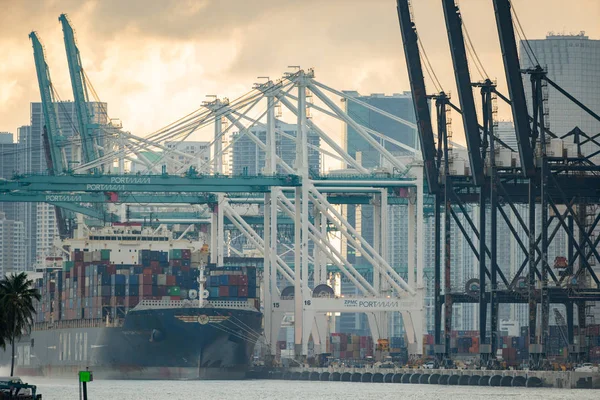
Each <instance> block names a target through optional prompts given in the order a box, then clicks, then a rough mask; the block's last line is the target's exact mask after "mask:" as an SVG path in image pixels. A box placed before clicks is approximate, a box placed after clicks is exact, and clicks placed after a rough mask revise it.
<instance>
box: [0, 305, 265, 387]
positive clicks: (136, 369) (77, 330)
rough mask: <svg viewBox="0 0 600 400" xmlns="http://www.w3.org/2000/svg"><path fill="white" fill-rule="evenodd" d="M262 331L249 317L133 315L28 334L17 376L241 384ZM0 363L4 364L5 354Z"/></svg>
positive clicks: (204, 311) (189, 312)
mask: <svg viewBox="0 0 600 400" xmlns="http://www.w3.org/2000/svg"><path fill="white" fill-rule="evenodd" d="M261 323H262V314H260V313H259V312H257V311H251V310H240V309H227V308H197V307H189V308H184V307H176V308H158V309H156V308H155V309H140V310H136V309H134V310H130V311H129V313H128V314H127V316H126V318H125V321H124V323H123V324H122V326H120V327H107V326H106V325H105V326H76V327H61V326H60V325H59V327H58V328H54V329H44V330H35V331H32V332H31V334H30V335H28V336H24V337H23V338H22V339H21V340H20V341H19V343H18V344H17V348H16V370H17V371H16V372H17V374H19V375H34V376H40V375H41V376H47V377H73V376H75V375H76V374H77V371H80V370H82V369H85V368H86V367H89V369H90V370H92V371H93V372H94V378H95V379H243V378H244V377H245V374H246V371H247V369H248V365H249V362H250V359H251V357H252V354H253V351H254V345H255V343H256V340H257V338H258V336H259V335H260V330H261ZM79 324H80V325H82V324H83V325H85V324H87V325H92V323H91V322H90V321H85V320H82V321H80V322H79ZM1 360H2V363H3V364H8V361H9V360H10V352H9V349H8V348H7V351H6V352H5V354H3V355H2V357H1Z"/></svg>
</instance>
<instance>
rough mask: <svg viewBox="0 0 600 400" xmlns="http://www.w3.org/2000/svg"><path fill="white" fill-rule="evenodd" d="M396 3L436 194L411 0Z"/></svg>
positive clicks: (425, 157) (430, 131) (429, 180)
mask: <svg viewBox="0 0 600 400" xmlns="http://www.w3.org/2000/svg"><path fill="white" fill-rule="evenodd" d="M397 5H398V21H399V22H400V32H401V33H402V43H403V46H404V56H405V57H406V65H407V68H408V77H409V80H410V90H411V93H412V99H413V105H414V108H415V118H416V120H417V129H418V132H419V140H420V143H421V152H422V154H423V164H424V167H425V175H426V177H427V185H428V187H429V193H436V192H437V190H438V171H437V167H436V164H435V142H434V136H433V128H432V125H431V113H430V111H429V103H428V100H427V93H426V91H425V80H424V77H423V68H422V66H421V58H420V56H419V45H418V38H417V31H416V28H415V24H414V22H413V21H412V18H411V16H410V8H409V3H408V0H398V1H397Z"/></svg>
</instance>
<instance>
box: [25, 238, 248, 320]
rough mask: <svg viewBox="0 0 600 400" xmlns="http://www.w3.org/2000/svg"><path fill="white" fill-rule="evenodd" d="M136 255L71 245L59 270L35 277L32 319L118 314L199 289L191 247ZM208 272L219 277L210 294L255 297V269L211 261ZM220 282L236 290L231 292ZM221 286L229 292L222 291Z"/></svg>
mask: <svg viewBox="0 0 600 400" xmlns="http://www.w3.org/2000/svg"><path fill="white" fill-rule="evenodd" d="M138 255H139V260H138V264H113V263H111V261H110V251H109V250H101V251H93V252H87V251H80V250H75V251H74V252H73V253H72V255H71V258H72V261H65V262H64V264H63V268H62V270H52V271H47V272H45V273H44V276H43V278H42V279H39V280H38V281H36V282H35V287H36V288H37V289H38V290H39V291H40V293H41V295H42V301H40V302H39V303H37V304H36V311H37V316H36V322H50V321H57V320H80V319H105V318H110V319H114V318H121V317H124V315H125V313H126V312H127V310H128V309H130V308H133V307H135V306H136V305H137V304H138V303H139V301H140V300H142V299H146V300H181V299H187V298H188V297H189V294H190V291H191V290H195V291H196V292H197V291H198V288H199V284H198V281H197V279H198V276H199V270H198V269H197V268H192V266H191V265H192V253H191V251H190V250H189V249H173V250H171V251H170V252H169V253H167V252H161V251H151V250H141V251H139V253H138ZM207 272H208V273H209V276H210V277H213V275H214V277H217V278H219V279H221V280H222V281H221V280H220V281H219V285H218V287H217V293H216V295H214V296H211V298H213V299H219V300H221V299H227V300H234V299H235V300H242V299H243V300H247V299H248V298H256V295H257V289H256V285H257V281H256V269H255V268H251V267H243V268H242V267H223V268H217V267H216V266H212V267H211V268H210V269H209V270H207ZM211 274H212V275H211ZM221 283H224V285H221ZM221 286H224V287H227V288H228V289H230V288H232V287H234V288H235V289H231V290H230V291H231V293H229V290H227V291H226V290H224V289H223V290H221ZM219 291H222V292H223V293H224V292H227V293H226V294H225V296H222V295H220V294H219V293H218V292H219ZM194 297H195V296H194Z"/></svg>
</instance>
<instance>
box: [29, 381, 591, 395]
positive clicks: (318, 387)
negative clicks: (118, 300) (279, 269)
mask: <svg viewBox="0 0 600 400" xmlns="http://www.w3.org/2000/svg"><path fill="white" fill-rule="evenodd" d="M23 380H24V381H27V382H29V383H31V384H36V385H38V389H39V390H40V392H41V393H42V395H43V399H44V400H78V399H79V396H78V391H77V381H76V379H73V380H72V381H68V380H50V379H39V378H26V379H23ZM504 398H517V399H523V400H529V399H544V400H559V399H565V400H570V399H577V400H586V399H590V400H592V399H594V400H597V399H598V391H596V390H569V389H546V388H541V389H528V388H498V387H475V386H439V385H432V386H429V385H412V384H393V383H380V384H377V383H350V382H310V381H279V380H249V381H95V382H92V383H90V384H89V386H88V399H89V400H100V399H102V400H104V399H113V400H138V399H140V400H141V399H147V400H165V399H168V400H179V399H185V400H190V399H210V400H220V399H227V400H282V399H283V400H296V399H297V400H313V399H314V400H355V399H356V400H358V399H360V400H363V399H364V400H387V399H394V400H397V399H414V400H420V399H423V400H436V399H443V400H475V399H487V400H490V399H492V400H493V399H504Z"/></svg>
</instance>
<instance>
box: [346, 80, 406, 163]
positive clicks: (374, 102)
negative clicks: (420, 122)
mask: <svg viewBox="0 0 600 400" xmlns="http://www.w3.org/2000/svg"><path fill="white" fill-rule="evenodd" d="M344 93H345V94H346V95H348V96H351V97H352V98H355V99H356V100H359V101H361V102H363V103H366V104H368V105H370V106H373V107H376V108H377V109H379V110H382V111H385V112H387V113H389V114H392V115H393V116H395V117H399V118H402V119H404V120H406V121H408V122H410V123H413V124H414V123H415V121H416V119H415V110H414V106H413V102H412V96H411V94H410V92H404V93H401V94H400V93H394V94H393V95H384V94H380V93H374V94H371V95H369V96H363V95H361V94H359V93H358V92H356V91H344ZM344 111H345V112H346V113H347V114H348V116H350V118H352V119H353V120H354V121H355V122H357V123H358V124H360V125H363V126H365V127H366V128H369V129H372V130H374V131H376V132H379V133H380V134H382V135H384V136H385V137H387V138H390V139H392V140H394V141H396V142H400V143H402V144H405V145H407V146H410V147H412V148H415V146H416V145H417V131H416V129H414V128H411V127H410V126H408V125H406V124H403V123H401V122H399V121H396V120H393V119H391V118H389V117H387V116H385V115H382V114H381V113H379V112H376V111H373V110H371V109H369V108H368V107H365V106H364V105H362V104H359V103H357V102H354V101H351V100H344ZM374 139H375V140H377V141H378V142H379V144H381V145H382V146H384V147H385V148H386V149H387V150H389V151H390V152H391V153H392V154H398V155H406V154H408V152H407V151H406V150H405V149H403V148H402V147H400V146H398V145H396V144H393V143H392V142H389V141H385V140H383V139H382V138H378V137H375V138H374ZM343 141H344V146H345V150H346V151H347V152H348V154H349V155H350V156H352V157H353V158H355V159H357V160H358V161H360V163H361V165H362V166H363V167H365V168H377V167H381V166H382V165H383V161H382V158H381V155H380V153H379V151H377V149H375V148H373V146H372V145H371V144H369V142H368V141H367V140H366V139H365V138H364V137H363V136H361V135H360V134H359V132H357V131H356V130H355V129H354V128H353V127H352V126H348V125H346V124H345V125H344V130H343Z"/></svg>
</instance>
